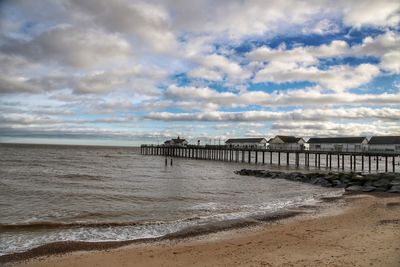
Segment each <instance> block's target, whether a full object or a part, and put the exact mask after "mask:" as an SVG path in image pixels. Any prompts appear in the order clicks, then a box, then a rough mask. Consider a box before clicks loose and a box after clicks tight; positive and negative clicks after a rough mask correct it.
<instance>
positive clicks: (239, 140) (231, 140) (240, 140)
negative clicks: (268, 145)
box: [225, 137, 267, 143]
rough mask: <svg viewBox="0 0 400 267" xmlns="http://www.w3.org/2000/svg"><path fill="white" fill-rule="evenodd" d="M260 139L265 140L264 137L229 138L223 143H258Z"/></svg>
mask: <svg viewBox="0 0 400 267" xmlns="http://www.w3.org/2000/svg"><path fill="white" fill-rule="evenodd" d="M262 140H265V141H267V140H266V139H265V138H263V137H261V138H229V139H228V140H226V141H225V143H260V142H261V141H262Z"/></svg>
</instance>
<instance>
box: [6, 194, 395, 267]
mask: <svg viewBox="0 0 400 267" xmlns="http://www.w3.org/2000/svg"><path fill="white" fill-rule="evenodd" d="M343 202H344V203H343ZM323 203H326V204H327V205H322V206H319V208H317V209H315V208H313V207H307V206H305V207H301V208H298V209H296V210H294V211H292V212H297V214H294V213H292V214H291V216H287V215H286V217H285V218H282V217H279V216H277V217H276V218H275V219H271V220H270V221H269V222H266V223H263V224H250V225H242V226H241V227H238V228H236V229H234V228H232V229H229V230H227V229H225V230H224V229H220V230H219V231H214V232H212V233H202V232H199V233H198V234H197V235H196V234H190V235H189V234H188V235H186V236H184V235H182V236H175V237H170V238H162V239H156V240H155V239H152V240H151V241H149V240H147V241H143V240H142V241H122V242H111V243H110V242H102V243H103V244H102V245H100V247H99V244H87V242H83V243H86V244H87V245H86V247H85V245H82V244H80V245H78V247H77V249H76V250H78V251H75V252H73V251H71V250H69V251H68V250H66V251H62V250H60V251H56V253H51V250H50V251H47V252H50V253H47V254H44V255H47V256H44V255H42V256H40V254H37V255H34V253H32V254H31V255H28V256H27V257H25V258H23V257H22V258H20V259H17V258H14V259H9V261H3V263H7V262H8V263H7V265H8V266H83V265H84V266H160V265H163V266H188V265H190V266H226V265H229V264H231V265H242V266H243V265H244V266H252V265H255V266H290V264H292V265H294V266H297V265H306V266H335V265H336V266H349V265H356V266H367V265H368V266H398V265H399V264H400V241H399V240H400V216H399V214H400V197H399V196H398V195H393V194H385V193H372V194H371V193H369V194H345V195H344V196H343V197H341V198H332V199H326V200H325V201H324V202H323ZM339 203H341V204H339ZM315 207H318V206H315ZM301 210H303V212H302V211H301ZM226 230H227V231H226ZM107 243H108V245H107ZM70 245H71V244H70ZM75 245H76V244H75ZM79 246H81V247H79ZM101 246H103V247H101ZM67 247H68V246H67ZM53 249H54V248H53ZM64 249H65V247H64ZM318 251H319V252H318ZM53 252H54V251H53ZM316 252H318V253H316Z"/></svg>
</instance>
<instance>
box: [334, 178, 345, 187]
mask: <svg viewBox="0 0 400 267" xmlns="http://www.w3.org/2000/svg"><path fill="white" fill-rule="evenodd" d="M332 185H333V187H335V188H345V187H346V186H347V185H346V184H345V183H343V182H342V181H340V180H333V181H332Z"/></svg>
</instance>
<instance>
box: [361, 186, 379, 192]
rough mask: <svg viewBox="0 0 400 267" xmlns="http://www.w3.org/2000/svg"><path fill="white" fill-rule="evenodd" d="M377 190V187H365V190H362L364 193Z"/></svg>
mask: <svg viewBox="0 0 400 267" xmlns="http://www.w3.org/2000/svg"><path fill="white" fill-rule="evenodd" d="M375 190H376V187H375V186H363V189H362V191H363V192H372V191H375Z"/></svg>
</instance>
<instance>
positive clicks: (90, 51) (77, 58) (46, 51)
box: [0, 26, 131, 68]
mask: <svg viewBox="0 0 400 267" xmlns="http://www.w3.org/2000/svg"><path fill="white" fill-rule="evenodd" d="M0 49H1V50H3V52H5V53H10V54H15V55H22V56H25V57H27V58H30V59H33V60H34V61H38V62H47V61H50V62H54V63H61V64H66V65H69V66H72V67H77V68H87V67H93V66H97V65H98V64H112V63H115V62H118V61H120V60H125V59H126V57H127V56H128V55H130V54H131V47H130V44H129V43H128V42H127V41H125V40H124V39H122V38H120V37H119V36H118V35H116V34H107V33H104V32H102V31H98V30H93V29H79V28H77V27H70V26H59V27H56V28H53V29H51V30H49V31H47V32H44V33H42V34H41V35H39V36H37V37H35V38H33V39H32V40H29V41H17V40H13V41H11V40H9V42H8V43H7V44H6V45H3V46H2V47H0Z"/></svg>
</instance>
